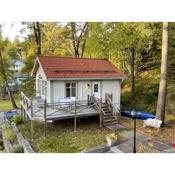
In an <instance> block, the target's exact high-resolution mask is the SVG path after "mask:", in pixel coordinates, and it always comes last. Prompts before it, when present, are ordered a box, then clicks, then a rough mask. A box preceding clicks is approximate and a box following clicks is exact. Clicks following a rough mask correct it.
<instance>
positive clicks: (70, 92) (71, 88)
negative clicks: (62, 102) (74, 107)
mask: <svg viewBox="0 0 175 175" xmlns="http://www.w3.org/2000/svg"><path fill="white" fill-rule="evenodd" d="M66 97H76V83H66Z"/></svg>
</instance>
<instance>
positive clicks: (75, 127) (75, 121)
mask: <svg viewBox="0 0 175 175" xmlns="http://www.w3.org/2000/svg"><path fill="white" fill-rule="evenodd" d="M76 130H77V104H76V101H75V116H74V132H76Z"/></svg>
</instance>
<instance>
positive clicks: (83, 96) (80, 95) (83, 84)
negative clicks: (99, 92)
mask: <svg viewBox="0 0 175 175" xmlns="http://www.w3.org/2000/svg"><path fill="white" fill-rule="evenodd" d="M88 84H90V89H87V85H88ZM88 95H92V93H91V81H78V83H77V99H78V100H87V97H88Z"/></svg>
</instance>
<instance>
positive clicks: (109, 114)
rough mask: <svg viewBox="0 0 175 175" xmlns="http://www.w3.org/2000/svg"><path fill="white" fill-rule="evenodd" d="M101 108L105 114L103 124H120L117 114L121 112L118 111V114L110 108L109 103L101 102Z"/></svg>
mask: <svg viewBox="0 0 175 175" xmlns="http://www.w3.org/2000/svg"><path fill="white" fill-rule="evenodd" d="M101 110H102V114H103V117H102V120H103V126H109V125H115V124H118V120H117V115H118V114H119V113H117V115H116V114H114V113H113V111H112V109H110V107H109V106H108V104H107V103H102V104H101Z"/></svg>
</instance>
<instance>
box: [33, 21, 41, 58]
mask: <svg viewBox="0 0 175 175" xmlns="http://www.w3.org/2000/svg"><path fill="white" fill-rule="evenodd" d="M33 31H34V34H35V41H36V46H37V55H41V29H40V24H39V22H33Z"/></svg>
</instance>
